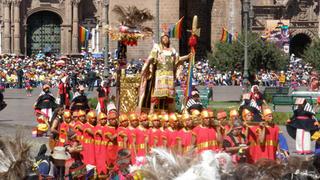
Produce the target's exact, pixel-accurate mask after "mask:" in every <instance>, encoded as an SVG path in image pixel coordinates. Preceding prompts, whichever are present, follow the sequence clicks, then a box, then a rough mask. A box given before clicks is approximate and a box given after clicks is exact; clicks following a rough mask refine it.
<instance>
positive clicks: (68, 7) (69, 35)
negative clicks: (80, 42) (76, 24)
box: [62, 0, 73, 55]
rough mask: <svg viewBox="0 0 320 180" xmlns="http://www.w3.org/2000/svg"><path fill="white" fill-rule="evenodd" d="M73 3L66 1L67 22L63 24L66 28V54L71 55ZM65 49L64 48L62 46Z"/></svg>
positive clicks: (69, 0) (70, 0)
mask: <svg viewBox="0 0 320 180" xmlns="http://www.w3.org/2000/svg"><path fill="white" fill-rule="evenodd" d="M72 1H73V0H66V1H65V5H66V6H65V14H66V17H65V21H64V22H63V26H64V32H63V33H64V35H65V45H64V47H66V50H65V53H66V54H68V55H70V54H71V50H72ZM62 47H63V46H62Z"/></svg>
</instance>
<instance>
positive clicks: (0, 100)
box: [0, 91, 7, 111]
mask: <svg viewBox="0 0 320 180" xmlns="http://www.w3.org/2000/svg"><path fill="white" fill-rule="evenodd" d="M6 106H7V104H6V102H5V101H4V100H3V94H2V92H1V91H0V111H1V110H3V109H4V108H5V107H6Z"/></svg>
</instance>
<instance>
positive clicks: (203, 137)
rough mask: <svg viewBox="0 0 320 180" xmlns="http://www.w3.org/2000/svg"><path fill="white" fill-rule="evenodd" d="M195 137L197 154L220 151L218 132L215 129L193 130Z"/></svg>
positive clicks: (199, 127) (202, 128)
mask: <svg viewBox="0 0 320 180" xmlns="http://www.w3.org/2000/svg"><path fill="white" fill-rule="evenodd" d="M193 135H194V136H196V146H197V152H198V153H201V152H203V151H205V150H212V151H217V150H219V146H218V141H217V132H216V130H215V129H213V128H208V127H203V126H201V125H200V126H197V127H195V128H194V129H193Z"/></svg>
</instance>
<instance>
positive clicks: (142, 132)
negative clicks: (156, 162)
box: [134, 126, 148, 157]
mask: <svg viewBox="0 0 320 180" xmlns="http://www.w3.org/2000/svg"><path fill="white" fill-rule="evenodd" d="M134 133H135V137H136V151H137V154H136V156H137V157H138V156H142V157H145V156H146V153H147V150H148V149H147V145H148V144H147V141H148V132H147V130H146V129H145V128H143V127H142V126H138V127H137V128H136V129H135V131H134Z"/></svg>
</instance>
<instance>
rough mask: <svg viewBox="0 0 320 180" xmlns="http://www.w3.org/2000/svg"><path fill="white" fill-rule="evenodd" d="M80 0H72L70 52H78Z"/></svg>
mask: <svg viewBox="0 0 320 180" xmlns="http://www.w3.org/2000/svg"><path fill="white" fill-rule="evenodd" d="M80 1H81V0H73V18H72V53H73V54H77V53H79V45H78V42H79V17H78V14H79V12H78V11H79V10H78V6H79V3H80Z"/></svg>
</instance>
